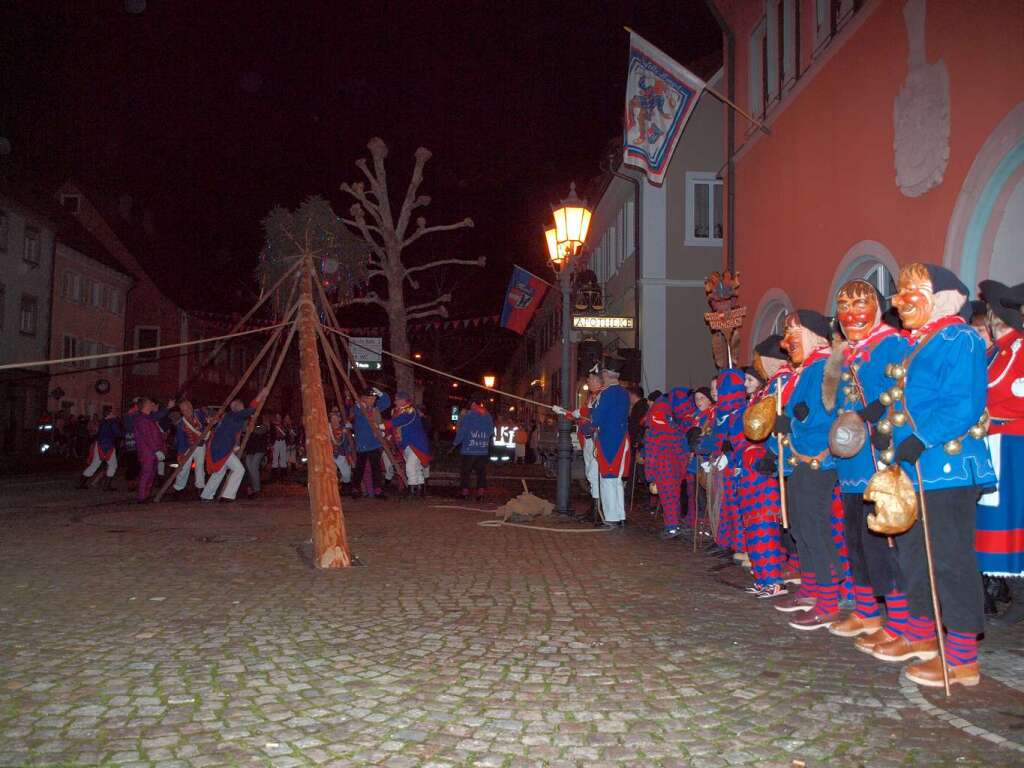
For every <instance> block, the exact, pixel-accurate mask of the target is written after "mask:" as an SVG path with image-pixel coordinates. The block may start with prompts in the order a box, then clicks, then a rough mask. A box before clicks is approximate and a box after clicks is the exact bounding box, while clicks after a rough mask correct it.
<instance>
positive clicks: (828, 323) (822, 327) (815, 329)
mask: <svg viewBox="0 0 1024 768" xmlns="http://www.w3.org/2000/svg"><path fill="white" fill-rule="evenodd" d="M796 316H797V317H798V318H799V320H800V325H802V326H803V327H804V328H806V329H807V330H808V331H810V332H811V333H814V334H817V335H818V336H821V337H822V338H824V339H831V338H832V319H831V318H828V317H825V316H824V315H823V314H821V312H815V311H814V310H813V309H798V310H797V311H796Z"/></svg>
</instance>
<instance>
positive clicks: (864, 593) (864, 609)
mask: <svg viewBox="0 0 1024 768" xmlns="http://www.w3.org/2000/svg"><path fill="white" fill-rule="evenodd" d="M853 597H854V599H855V600H856V601H857V609H856V610H855V611H854V613H856V614H857V615H858V616H860V618H862V619H874V618H877V617H878V616H880V615H881V613H882V612H881V611H880V610H879V609H878V601H877V600H875V592H874V590H873V589H871V587H866V586H864V585H863V584H854V585H853Z"/></svg>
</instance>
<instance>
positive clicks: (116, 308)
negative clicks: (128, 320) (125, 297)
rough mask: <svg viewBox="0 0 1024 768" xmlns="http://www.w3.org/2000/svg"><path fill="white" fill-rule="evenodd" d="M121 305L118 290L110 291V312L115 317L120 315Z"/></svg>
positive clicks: (112, 289)
mask: <svg viewBox="0 0 1024 768" xmlns="http://www.w3.org/2000/svg"><path fill="white" fill-rule="evenodd" d="M122 308H123V307H122V304H121V291H120V289H119V288H111V289H110V311H111V312H113V313H114V314H115V315H120V314H121V310H122Z"/></svg>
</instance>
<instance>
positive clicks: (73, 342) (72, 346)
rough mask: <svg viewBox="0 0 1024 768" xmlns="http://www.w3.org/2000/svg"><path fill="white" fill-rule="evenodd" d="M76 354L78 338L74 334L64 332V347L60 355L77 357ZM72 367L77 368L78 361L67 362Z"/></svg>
mask: <svg viewBox="0 0 1024 768" xmlns="http://www.w3.org/2000/svg"><path fill="white" fill-rule="evenodd" d="M77 356H78V339H76V338H75V337H74V336H68V335H67V334H64V349H63V354H62V355H61V357H77ZM68 365H69V366H71V367H72V368H77V367H78V363H68Z"/></svg>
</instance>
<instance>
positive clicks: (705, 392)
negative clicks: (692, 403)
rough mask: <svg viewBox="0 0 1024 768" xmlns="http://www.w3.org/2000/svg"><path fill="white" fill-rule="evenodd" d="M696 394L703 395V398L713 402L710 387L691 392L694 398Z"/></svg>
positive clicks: (698, 388)
mask: <svg viewBox="0 0 1024 768" xmlns="http://www.w3.org/2000/svg"><path fill="white" fill-rule="evenodd" d="M698 393H699V394H701V395H704V397H706V398H707V399H708V400H710V401H711V402H712V403H713V402H715V398H713V397H712V396H711V387H697V388H696V389H695V390H693V394H694V398H696V396H697V394H698Z"/></svg>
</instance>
